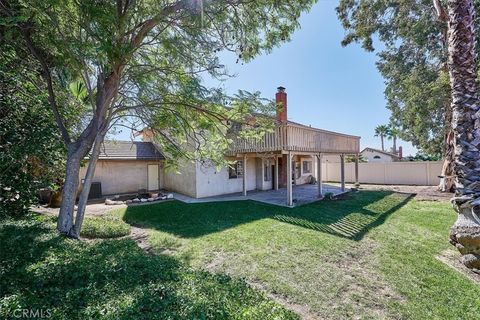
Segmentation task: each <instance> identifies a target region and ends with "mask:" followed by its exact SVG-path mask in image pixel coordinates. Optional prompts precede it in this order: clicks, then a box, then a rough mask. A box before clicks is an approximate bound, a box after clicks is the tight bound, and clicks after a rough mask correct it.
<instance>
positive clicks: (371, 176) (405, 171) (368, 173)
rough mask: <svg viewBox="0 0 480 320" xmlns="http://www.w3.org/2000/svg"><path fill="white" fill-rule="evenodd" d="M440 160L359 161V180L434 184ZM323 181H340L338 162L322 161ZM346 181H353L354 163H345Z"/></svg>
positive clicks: (385, 182) (436, 181)
mask: <svg viewBox="0 0 480 320" xmlns="http://www.w3.org/2000/svg"><path fill="white" fill-rule="evenodd" d="M442 165H443V162H442V161H423V162H383V163H379V162H377V163H359V165H358V166H359V168H358V171H359V174H358V176H359V182H360V183H372V184H405V185H426V186H435V185H438V184H439V182H440V178H438V176H439V175H440V174H441V172H442ZM322 170H323V180H324V181H335V182H337V181H340V163H322ZM345 180H346V182H355V164H354V163H346V164H345Z"/></svg>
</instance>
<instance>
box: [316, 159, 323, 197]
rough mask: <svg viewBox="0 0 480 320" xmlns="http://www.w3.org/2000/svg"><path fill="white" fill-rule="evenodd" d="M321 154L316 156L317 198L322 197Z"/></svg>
mask: <svg viewBox="0 0 480 320" xmlns="http://www.w3.org/2000/svg"><path fill="white" fill-rule="evenodd" d="M322 158H323V157H322V154H321V153H319V154H318V155H317V184H318V197H320V198H321V197H322V196H323V182H322Z"/></svg>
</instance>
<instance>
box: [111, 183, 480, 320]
mask: <svg viewBox="0 0 480 320" xmlns="http://www.w3.org/2000/svg"><path fill="white" fill-rule="evenodd" d="M116 214H117V215H118V216H119V217H122V218H123V220H124V221H126V222H127V223H130V224H136V225H141V226H143V227H146V228H149V233H150V237H149V241H150V244H151V245H152V247H153V249H154V250H156V251H157V253H168V254H169V255H170V256H172V257H174V258H176V259H179V260H181V261H183V262H185V263H188V264H190V265H191V266H192V267H194V268H196V269H199V268H200V269H206V270H208V271H211V272H218V273H220V274H225V273H226V274H229V275H231V276H233V277H234V278H236V279H240V278H245V279H246V280H247V281H248V282H250V283H252V284H254V285H256V286H260V287H262V288H263V289H264V290H266V291H267V292H268V293H269V294H271V295H273V296H276V297H277V298H279V299H282V301H288V303H289V304H291V305H307V306H308V308H307V310H306V311H305V312H306V313H309V314H311V315H314V316H317V317H323V318H328V319H350V318H373V319H379V318H402V319H475V318H478V315H479V314H480V286H479V285H478V284H476V283H474V282H473V281H471V280H469V279H468V278H467V277H465V276H464V275H463V274H461V273H459V272H457V271H455V270H453V269H452V268H450V267H449V266H447V265H445V264H443V263H442V262H440V261H439V260H438V259H437V258H436V257H437V256H438V255H440V254H442V253H443V252H445V250H452V248H451V246H450V245H449V244H448V241H447V239H448V230H449V227H450V226H451V225H452V224H453V221H454V219H455V214H454V212H453V211H452V209H451V207H450V206H449V204H448V203H440V202H424V201H422V202H420V201H416V200H411V199H410V198H408V197H407V196H405V195H401V194H393V193H389V192H381V191H378V192H368V191H363V192H359V193H356V194H354V195H352V196H351V198H350V199H346V200H341V201H323V202H318V203H313V204H309V205H306V206H301V207H297V208H294V209H289V208H282V207H276V206H271V205H267V204H262V203H257V202H252V201H238V202H219V203H198V204H185V203H181V202H176V201H173V202H167V203H161V204H155V205H149V206H135V207H129V208H127V209H121V210H119V211H118V212H116Z"/></svg>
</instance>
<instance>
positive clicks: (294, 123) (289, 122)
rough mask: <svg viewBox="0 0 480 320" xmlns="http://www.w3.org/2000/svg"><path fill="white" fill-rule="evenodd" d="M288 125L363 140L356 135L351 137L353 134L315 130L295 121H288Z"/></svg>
mask: <svg viewBox="0 0 480 320" xmlns="http://www.w3.org/2000/svg"><path fill="white" fill-rule="evenodd" d="M287 124H290V125H295V126H299V127H303V128H308V129H312V130H315V131H320V132H326V133H332V134H336V135H339V136H345V137H352V138H358V139H360V138H361V137H360V136H354V135H351V134H346V133H341V132H335V131H329V130H324V129H320V128H315V127H312V126H307V125H305V124H302V123H298V122H294V121H291V120H288V121H287Z"/></svg>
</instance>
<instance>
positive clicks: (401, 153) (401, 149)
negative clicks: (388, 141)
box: [398, 146, 403, 160]
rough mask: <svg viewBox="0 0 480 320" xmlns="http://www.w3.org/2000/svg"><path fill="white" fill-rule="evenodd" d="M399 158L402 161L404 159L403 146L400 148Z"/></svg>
mask: <svg viewBox="0 0 480 320" xmlns="http://www.w3.org/2000/svg"><path fill="white" fill-rule="evenodd" d="M398 157H399V158H400V160H401V159H402V158H403V148H402V146H400V147H398Z"/></svg>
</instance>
